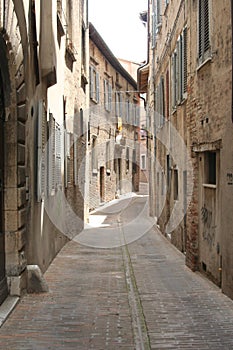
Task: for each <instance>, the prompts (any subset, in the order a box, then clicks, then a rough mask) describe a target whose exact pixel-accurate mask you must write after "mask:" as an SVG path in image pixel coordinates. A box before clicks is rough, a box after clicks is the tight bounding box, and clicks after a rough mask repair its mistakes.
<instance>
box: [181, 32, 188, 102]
mask: <svg viewBox="0 0 233 350" xmlns="http://www.w3.org/2000/svg"><path fill="white" fill-rule="evenodd" d="M187 60H188V58H187V27H185V28H184V30H183V41H182V76H183V79H182V98H183V99H184V94H185V93H186V92H187V77H188V74H187V73H188V71H187V68H188V61H187Z"/></svg>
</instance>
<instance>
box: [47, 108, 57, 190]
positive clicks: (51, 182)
mask: <svg viewBox="0 0 233 350" xmlns="http://www.w3.org/2000/svg"><path fill="white" fill-rule="evenodd" d="M47 149H48V181H47V183H48V194H49V195H54V193H55V185H56V144H55V119H54V117H53V114H52V113H49V140H48V147H47Z"/></svg>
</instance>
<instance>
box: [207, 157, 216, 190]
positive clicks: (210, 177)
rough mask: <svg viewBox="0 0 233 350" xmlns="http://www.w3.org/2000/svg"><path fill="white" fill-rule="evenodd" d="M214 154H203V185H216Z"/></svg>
mask: <svg viewBox="0 0 233 350" xmlns="http://www.w3.org/2000/svg"><path fill="white" fill-rule="evenodd" d="M216 179H217V176H216V152H206V153H205V183H206V184H210V185H216Z"/></svg>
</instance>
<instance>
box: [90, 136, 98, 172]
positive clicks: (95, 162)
mask: <svg viewBox="0 0 233 350" xmlns="http://www.w3.org/2000/svg"><path fill="white" fill-rule="evenodd" d="M96 145H97V140H96V137H93V138H92V150H91V161H92V172H93V173H96V172H97V168H98V160H97V149H96Z"/></svg>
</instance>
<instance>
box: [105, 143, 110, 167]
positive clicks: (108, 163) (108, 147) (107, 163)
mask: <svg viewBox="0 0 233 350" xmlns="http://www.w3.org/2000/svg"><path fill="white" fill-rule="evenodd" d="M106 169H107V172H110V171H111V159H110V141H107V142H106Z"/></svg>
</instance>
